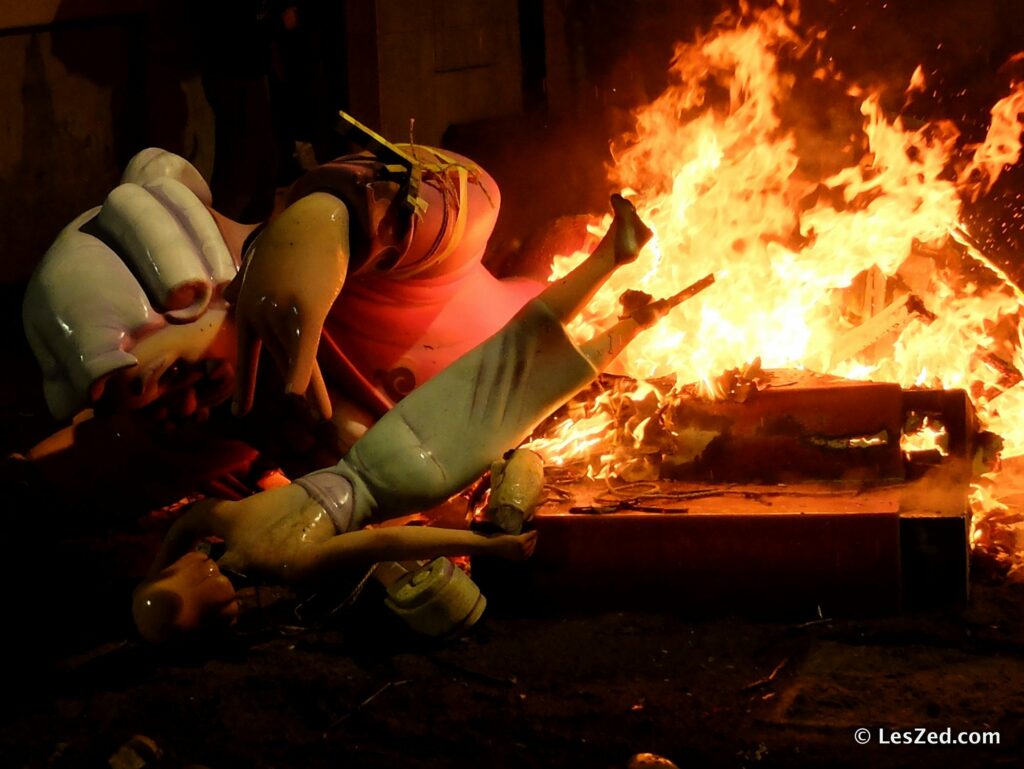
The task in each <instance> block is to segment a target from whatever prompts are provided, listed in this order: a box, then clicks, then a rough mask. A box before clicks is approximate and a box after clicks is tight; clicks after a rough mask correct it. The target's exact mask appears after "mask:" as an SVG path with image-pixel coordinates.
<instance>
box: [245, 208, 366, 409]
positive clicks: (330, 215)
mask: <svg viewBox="0 0 1024 769" xmlns="http://www.w3.org/2000/svg"><path fill="white" fill-rule="evenodd" d="M349 253H350V247H349V212H348V209H347V208H346V206H345V204H344V203H343V202H342V201H341V200H340V199H338V198H336V197H334V196H333V195H329V194H327V193H326V192H314V193H312V194H311V195H307V196H306V197H304V198H301V199H299V200H298V201H296V202H295V203H293V204H292V205H290V206H289V207H288V208H286V209H285V210H284V211H283V212H282V213H281V214H280V215H279V216H278V217H277V218H276V219H274V220H273V221H272V222H271V223H270V224H269V225H268V226H267V228H266V229H265V230H263V232H261V233H260V235H259V236H258V237H257V238H256V241H255V242H254V243H253V245H252V247H251V248H250V249H249V253H248V254H247V255H246V261H245V264H244V265H243V267H242V272H241V273H240V277H239V281H238V282H237V284H235V285H233V287H232V291H231V292H229V297H232V298H235V302H236V304H235V313H236V315H235V317H236V320H237V323H238V377H237V383H236V389H235V404H234V405H235V411H236V413H238V414H245V413H246V412H247V411H248V410H249V409H250V408H251V406H252V399H253V393H254V391H255V388H256V368H257V366H258V364H259V357H260V351H261V349H262V348H264V347H265V348H266V350H267V352H269V353H270V356H271V358H272V359H273V361H274V363H275V365H276V366H277V368H278V370H280V371H281V373H282V374H283V375H284V378H285V389H286V391H287V392H289V393H296V394H300V395H301V394H303V393H305V392H306V390H307V389H308V388H309V386H310V384H311V383H312V386H313V395H314V398H315V402H316V405H317V407H318V409H319V411H320V413H321V415H322V416H323V417H324V418H330V416H331V411H332V409H331V402H330V398H329V397H328V394H327V389H326V386H325V385H324V381H323V377H322V376H321V374H320V369H319V367H318V366H317V363H316V351H317V347H318V345H319V342H320V332H321V330H322V329H323V324H324V320H325V319H326V317H327V313H328V312H329V311H330V309H331V305H333V304H334V300H335V299H336V298H337V297H338V294H339V292H340V291H341V287H342V285H343V284H344V282H345V277H346V275H347V273H348V263H349Z"/></svg>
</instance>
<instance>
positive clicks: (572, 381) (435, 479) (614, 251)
mask: <svg viewBox="0 0 1024 769" xmlns="http://www.w3.org/2000/svg"><path fill="white" fill-rule="evenodd" d="M612 205H613V208H614V210H615V218H614V221H613V222H612V225H611V228H610V229H609V231H608V233H607V234H606V236H605V237H604V239H603V240H602V241H601V243H600V244H599V245H598V246H597V248H596V249H595V250H594V251H593V253H592V254H591V255H590V256H589V257H588V258H587V259H586V260H585V261H584V262H583V263H582V264H580V265H579V266H578V267H577V268H576V269H575V270H574V271H573V272H571V273H570V274H569V275H567V276H566V277H564V278H562V279H561V280H559V281H557V282H554V283H552V284H549V286H548V287H547V288H546V289H545V290H544V291H543V293H542V294H541V295H540V296H539V297H537V298H536V299H534V300H532V301H530V302H529V303H528V304H527V305H526V306H525V307H524V308H523V309H522V310H520V311H519V312H518V313H517V314H516V315H515V316H514V317H513V318H512V319H511V320H510V321H509V322H508V323H507V324H505V326H504V327H502V328H501V329H500V330H499V331H498V332H497V333H495V334H493V335H492V336H491V337H489V338H488V339H486V340H485V341H484V342H482V343H481V344H480V345H478V346H477V347H475V348H473V349H472V350H470V351H468V352H467V353H466V354H464V355H463V356H461V357H460V358H459V359H458V360H456V361H455V362H454V363H452V364H451V365H450V366H449V367H448V368H446V369H445V370H444V371H443V372H441V373H440V374H438V375H437V376H435V377H433V378H432V379H430V380H429V381H428V382H426V383H425V384H423V385H422V386H420V387H419V388H417V389H416V390H414V391H413V392H412V393H410V394H409V395H408V396H406V397H405V398H404V399H403V400H401V401H400V402H399V403H398V404H397V405H396V406H395V407H394V408H393V409H391V411H389V412H388V413H387V414H386V415H384V416H383V417H382V418H381V419H380V420H379V421H378V422H377V423H376V424H375V425H374V426H373V427H371V428H370V429H369V430H368V431H367V432H366V434H365V435H364V436H363V437H362V438H361V439H360V440H359V441H358V442H357V443H356V444H355V445H354V446H353V447H352V449H351V450H350V451H349V452H348V453H347V454H346V455H345V456H344V457H343V458H342V459H341V460H340V461H339V462H338V464H337V465H336V466H334V467H331V468H328V469H325V470H320V471H317V472H314V473H311V474H309V475H307V476H305V477H302V478H299V479H298V480H297V481H296V482H295V483H293V484H291V485H289V486H285V487H282V488H279V489H273V490H270V491H266V492H262V493H260V494H256V495H254V496H252V497H249V498H248V499H244V500H242V501H239V502H227V501H218V500H205V501H203V502H200V503H198V504H197V505H196V506H195V507H193V508H192V509H191V510H190V511H189V512H188V513H186V514H185V515H184V516H183V517H182V518H181V519H180V520H179V521H178V522H177V523H176V524H175V525H174V527H173V528H172V530H171V532H170V534H169V535H168V537H167V539H166V540H165V542H164V545H163V547H162V548H161V551H160V553H159V556H158V558H157V560H156V562H155V563H154V565H153V568H152V570H151V577H150V579H149V580H148V581H147V582H145V583H143V584H142V585H141V586H140V587H139V588H138V590H137V591H136V595H135V601H134V613H135V619H136V623H137V625H138V627H139V629H140V631H141V633H142V634H143V635H144V636H145V637H147V638H151V639H154V640H160V639H164V638H168V637H172V636H174V635H175V634H177V633H180V632H184V631H187V630H191V629H195V628H197V627H199V626H200V625H202V623H203V620H204V619H207V618H208V619H210V620H212V621H215V622H216V621H218V620H223V619H224V618H225V616H227V615H226V614H225V607H226V606H227V604H228V601H229V595H230V591H229V590H228V588H227V585H226V583H225V582H223V581H220V580H219V577H217V576H216V575H215V574H214V569H215V567H214V566H213V564H212V562H210V561H203V560H201V559H196V557H195V555H194V554H192V553H188V554H187V555H185V558H188V559H190V564H191V568H192V569H195V570H198V571H199V572H201V576H202V577H203V578H202V579H194V580H193V582H192V583H191V585H195V584H200V585H205V586H206V587H205V588H203V589H193V587H191V585H190V584H188V583H185V582H183V581H182V580H181V578H180V573H181V572H182V570H183V569H184V568H185V566H183V565H182V561H181V560H180V558H181V556H182V553H185V552H186V551H188V550H189V549H190V548H192V547H193V544H194V543H195V541H196V540H197V539H200V538H202V537H209V536H216V537H220V538H222V539H223V540H224V544H225V552H224V555H223V556H222V557H221V558H220V560H219V564H220V565H221V566H223V567H225V570H230V571H231V572H236V573H241V574H245V575H246V576H248V577H261V578H265V579H271V580H277V581H280V582H287V583H308V582H317V581H321V580H327V579H330V578H331V575H332V574H334V573H337V572H338V571H339V570H341V569H348V568H351V567H353V566H360V565H370V564H372V563H375V562H378V561H384V560H395V561H401V560H413V559H427V558H434V557H437V556H443V555H458V554H469V555H477V554H493V555H497V556H500V557H504V558H510V559H521V558H525V557H528V556H529V555H530V554H531V553H532V551H533V547H534V542H535V533H532V532H531V533H526V534H522V535H508V534H501V535H497V536H493V537H486V536H482V535H479V534H476V533H474V532H471V531H465V530H458V529H443V528H435V527H420V526H391V527H378V526H377V525H376V524H379V523H381V522H383V521H384V520H387V519H390V518H394V517H398V516H404V515H406V514H408V513H411V512H416V511H420V510H424V509H427V508H429V507H432V506H434V505H437V504H439V503H441V502H443V501H444V500H446V499H448V498H449V497H451V496H452V495H453V494H455V493H457V492H459V491H460V490H462V489H463V488H465V487H466V486H467V485H469V484H470V483H472V482H473V481H474V480H476V479H477V478H478V477H479V476H480V475H482V474H483V472H484V471H485V470H487V468H488V467H489V466H490V464H491V462H492V461H494V460H495V459H497V458H499V457H501V456H502V455H503V454H504V453H505V452H506V451H508V450H509V449H511V448H514V447H515V446H516V445H518V444H519V443H520V442H521V441H523V440H524V439H525V438H526V437H527V436H528V435H529V434H530V432H531V431H532V430H533V429H534V428H535V427H536V425H537V424H538V423H539V422H540V421H541V420H542V419H543V418H544V417H546V416H547V415H548V414H550V413H551V412H553V411H554V410H555V409H556V408H558V406H560V405H561V404H562V403H564V402H565V401H567V400H568V399H569V398H571V397H572V396H573V395H574V394H575V393H577V392H579V391H580V390H581V389H582V388H583V387H585V386H586V385H587V384H588V383H590V382H591V381H592V380H593V378H594V377H595V376H597V374H598V373H599V372H600V371H601V370H603V369H604V368H605V367H606V366H607V365H608V364H609V363H610V362H611V361H612V360H613V359H614V358H615V356H616V355H617V354H618V353H619V352H620V351H621V350H622V349H623V348H624V347H625V345H626V344H628V343H629V341H630V340H632V339H633V337H634V336H635V335H636V334H637V333H638V332H639V331H641V330H642V329H644V328H646V327H648V326H650V325H652V324H653V323H654V322H655V321H656V320H657V319H658V318H660V317H662V316H663V315H664V314H665V313H666V312H667V311H668V310H669V309H670V308H671V307H672V306H674V303H675V301H674V299H668V300H659V301H653V302H649V303H648V304H646V305H644V306H642V307H638V308H637V309H636V310H634V311H633V313H632V314H631V315H630V316H628V317H624V318H621V319H620V320H619V321H618V322H617V323H615V325H613V326H612V327H611V328H609V329H608V330H607V331H605V332H604V333H601V334H600V335H598V336H596V337H595V338H593V339H591V340H590V341H588V342H586V343H585V344H583V345H581V346H577V345H576V344H574V343H573V342H572V341H571V340H570V339H569V337H568V336H567V335H566V332H565V324H566V323H568V321H570V320H571V319H572V318H573V317H575V315H576V314H577V313H578V312H579V311H580V309H581V308H582V307H583V306H584V304H585V303H586V302H587V301H588V300H589V299H590V298H591V297H592V296H593V294H594V292H595V291H596V290H597V289H598V288H599V287H600V285H601V284H602V283H603V282H604V280H605V279H606V278H607V277H608V276H609V275H610V274H611V272H612V271H613V270H614V268H615V267H616V266H617V265H619V264H622V263H625V262H628V261H631V260H633V259H634V258H635V257H636V255H637V253H638V252H639V250H640V249H641V248H642V247H643V245H644V244H645V243H646V242H647V240H648V239H649V238H650V235H651V233H650V231H649V230H648V229H647V227H646V226H644V224H643V223H642V222H641V221H640V218H639V217H638V216H637V213H636V211H635V209H634V208H633V206H632V205H631V204H630V203H629V202H628V201H626V200H625V199H623V198H622V197H620V196H617V195H616V196H613V198H612ZM176 559H179V560H177V561H176ZM186 566H188V564H186ZM211 580H214V581H213V582H211ZM212 585H215V586H217V589H216V590H211V589H210V586H212Z"/></svg>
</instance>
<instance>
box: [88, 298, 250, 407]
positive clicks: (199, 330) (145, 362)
mask: <svg viewBox="0 0 1024 769" xmlns="http://www.w3.org/2000/svg"><path fill="white" fill-rule="evenodd" d="M234 341H235V338H234V326H233V323H232V321H231V318H230V315H229V313H228V311H227V308H226V307H214V308H210V309H209V310H207V312H206V313H205V314H204V315H203V316H202V317H201V318H200V319H199V320H197V321H194V322H192V323H184V324H180V325H174V324H170V325H166V326H163V327H162V328H159V329H157V330H156V331H154V332H152V333H151V334H149V335H148V336H146V337H144V338H142V339H141V340H140V341H138V342H137V343H136V344H135V345H134V346H133V347H131V348H130V350H129V352H131V354H132V355H133V356H135V358H136V359H137V360H138V365H135V366H132V367H130V368H125V369H121V370H119V371H116V372H114V373H113V374H112V375H111V376H109V377H108V378H107V379H106V380H104V381H103V382H101V383H99V385H98V387H97V388H96V390H95V392H94V398H95V399H96V401H97V407H98V408H100V409H101V410H109V411H129V410H136V409H142V408H146V407H152V408H153V409H154V410H163V411H165V412H166V413H165V414H164V416H166V417H168V418H176V419H195V418H200V419H201V418H202V417H203V416H204V414H205V413H206V412H208V410H209V409H210V408H211V407H213V406H215V405H217V404H218V403H221V402H223V401H224V400H226V399H227V398H228V397H229V396H230V395H231V393H232V391H233V388H234V381H235V367H234V362H235V345H234Z"/></svg>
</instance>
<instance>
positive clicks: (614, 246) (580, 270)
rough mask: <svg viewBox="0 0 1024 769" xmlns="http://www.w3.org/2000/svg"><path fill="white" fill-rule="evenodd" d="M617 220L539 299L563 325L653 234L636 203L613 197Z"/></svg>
mask: <svg viewBox="0 0 1024 769" xmlns="http://www.w3.org/2000/svg"><path fill="white" fill-rule="evenodd" d="M611 204H612V209H613V210H614V212H615V218H614V219H613V220H612V224H611V227H609V228H608V232H607V233H605V236H604V238H602V239H601V242H600V243H598V244H597V248H595V249H594V251H593V253H591V255H590V256H588V257H587V258H586V259H585V260H584V261H583V262H582V263H581V264H580V265H579V266H577V267H576V269H574V270H573V271H572V272H570V273H569V274H568V275H566V276H565V277H564V278H561V279H559V280H557V281H555V282H554V283H552V284H551V285H550V286H548V287H547V288H546V289H544V292H543V293H542V294H541V295H540V298H541V299H542V300H543V301H544V303H545V304H546V305H547V306H548V307H549V308H550V309H551V311H552V312H553V313H554V314H555V316H556V317H558V319H559V320H560V321H561V322H562V323H568V322H569V321H570V320H572V319H573V318H574V317H576V315H577V314H578V313H579V311H580V310H581V309H582V308H583V306H584V305H586V303H587V302H589V301H590V298H591V297H592V296H593V295H594V294H595V293H596V292H597V290H598V289H599V288H600V287H601V286H602V285H603V284H604V282H605V280H607V279H608V276H609V275H611V274H612V272H614V271H615V268H616V267H618V266H619V265H621V264H626V263H628V262H632V261H633V260H634V259H636V257H637V255H638V254H639V253H640V249H642V248H643V247H644V245H645V244H646V243H647V241H648V240H650V239H651V236H652V235H653V233H652V232H651V230H650V229H649V228H648V227H647V225H645V224H644V223H643V222H642V221H641V220H640V216H639V215H638V214H637V212H636V208H634V207H633V204H632V203H630V202H629V201H628V200H626V199H625V198H624V197H622V196H621V195H618V194H616V195H612V197H611Z"/></svg>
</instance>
